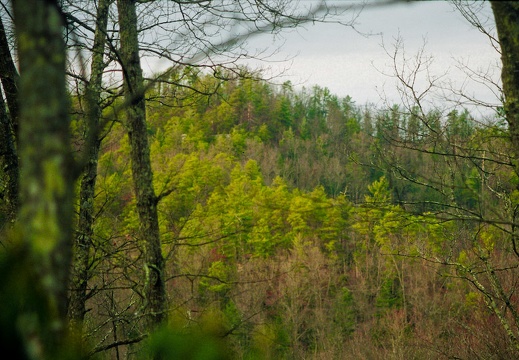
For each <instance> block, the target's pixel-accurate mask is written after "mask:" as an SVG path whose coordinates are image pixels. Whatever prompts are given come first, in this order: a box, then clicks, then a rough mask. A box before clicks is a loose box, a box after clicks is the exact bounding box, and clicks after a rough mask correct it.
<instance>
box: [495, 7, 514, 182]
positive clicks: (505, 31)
mask: <svg viewBox="0 0 519 360" xmlns="http://www.w3.org/2000/svg"><path fill="white" fill-rule="evenodd" d="M492 11H493V12H494V18H495V22H496V28H497V34H498V38H499V44H500V46H501V62H502V64H503V68H502V71H501V80H502V82H503V93H504V111H505V116H506V121H507V122H508V126H509V130H510V138H511V141H512V147H513V149H514V158H515V159H514V166H515V171H516V173H518V174H519V3H517V2H514V1H493V2H492Z"/></svg>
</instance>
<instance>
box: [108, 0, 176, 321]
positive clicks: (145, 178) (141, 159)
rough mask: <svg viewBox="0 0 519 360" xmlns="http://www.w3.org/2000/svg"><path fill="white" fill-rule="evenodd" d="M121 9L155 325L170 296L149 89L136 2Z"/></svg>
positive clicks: (129, 123) (129, 0) (124, 2)
mask: <svg viewBox="0 0 519 360" xmlns="http://www.w3.org/2000/svg"><path fill="white" fill-rule="evenodd" d="M117 9H118V11H119V28H120V37H121V49H120V50H121V66H122V69H123V74H124V94H125V101H126V104H125V114H126V127H127V131H128V138H129V140H130V159H131V166H132V177H133V183H134V190H135V195H136V199H137V211H138V213H139V221H140V233H139V237H140V238H141V240H142V241H143V247H142V250H143V253H144V268H145V274H146V276H145V278H144V296H145V303H146V310H147V311H148V312H149V314H148V316H149V318H150V320H149V322H150V325H149V326H150V327H151V328H153V327H154V326H157V325H159V324H160V323H161V322H162V321H163V319H164V318H165V317H166V308H167V301H166V300H167V299H166V292H165V284H164V258H163V256H162V248H161V242H160V232H159V223H158V215H157V202H158V198H157V196H156V195H155V190H154V188H153V172H152V169H151V160H150V148H149V144H148V131H147V125H146V103H145V98H144V91H145V89H144V81H143V77H142V68H141V65H140V58H139V39H138V33H137V13H136V8H135V1H133V0H118V1H117Z"/></svg>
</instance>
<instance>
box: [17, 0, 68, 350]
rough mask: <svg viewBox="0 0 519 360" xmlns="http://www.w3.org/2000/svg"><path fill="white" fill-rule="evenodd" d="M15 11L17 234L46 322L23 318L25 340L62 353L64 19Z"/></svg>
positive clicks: (32, 0)
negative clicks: (39, 293) (40, 295)
mask: <svg viewBox="0 0 519 360" xmlns="http://www.w3.org/2000/svg"><path fill="white" fill-rule="evenodd" d="M13 7H14V15H15V27H16V36H17V44H18V57H19V64H20V83H19V97H18V100H19V103H18V104H19V106H20V121H19V142H18V144H19V155H20V210H19V215H18V225H19V226H18V227H17V233H18V234H19V236H20V239H21V242H22V243H23V244H25V246H26V247H27V248H28V253H29V255H28V257H29V259H21V261H27V263H29V264H31V266H32V268H31V271H34V273H35V276H36V279H37V282H38V283H37V284H34V287H40V288H41V289H42V291H43V293H44V294H45V295H44V296H45V299H46V301H45V303H44V304H40V306H41V307H43V308H44V311H43V312H42V313H40V314H45V318H42V317H41V316H36V315H35V314H23V315H21V318H23V319H24V320H25V321H28V322H30V324H29V325H26V326H24V327H23V328H21V330H22V331H26V332H27V333H26V334H25V337H26V339H27V341H31V342H34V341H36V340H35V339H39V340H41V343H42V344H43V345H42V346H43V347H44V348H45V347H49V348H50V349H52V348H54V349H57V348H59V347H60V345H62V342H64V341H65V336H64V335H65V333H66V330H67V327H66V314H67V298H68V296H67V295H68V280H69V275H70V271H69V269H70V260H71V252H72V251H71V250H72V238H73V227H72V219H73V212H74V208H73V199H74V191H73V187H74V186H73V185H74V175H73V173H74V171H73V169H74V163H73V158H72V151H71V146H70V141H71V137H70V130H69V127H70V122H69V103H68V94H67V91H66V82H65V61H66V55H65V43H64V41H63V35H62V34H63V26H64V21H63V14H62V12H61V10H60V8H59V6H58V4H57V2H56V1H50V0H47V1H41V0H16V1H13ZM20 321H22V320H20ZM28 349H29V350H31V351H37V350H38V348H37V347H35V346H29V345H28ZM45 352H46V353H49V352H52V350H50V351H45ZM45 352H44V353H45ZM34 357H35V358H38V357H40V356H39V355H38V354H34Z"/></svg>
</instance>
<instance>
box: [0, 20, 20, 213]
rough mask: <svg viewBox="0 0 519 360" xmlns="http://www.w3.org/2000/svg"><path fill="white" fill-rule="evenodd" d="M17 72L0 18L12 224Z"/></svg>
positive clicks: (0, 133) (0, 119) (0, 127)
mask: <svg viewBox="0 0 519 360" xmlns="http://www.w3.org/2000/svg"><path fill="white" fill-rule="evenodd" d="M18 77H19V76H18V72H17V71H16V67H15V65H14V62H13V58H12V56H11V51H10V50H9V44H8V42H7V36H6V34H5V28H4V24H3V22H2V19H1V18H0V81H1V83H2V88H3V90H4V93H5V100H6V101H7V106H8V109H9V111H7V108H6V106H5V102H4V98H3V96H1V97H2V98H1V99H0V101H2V104H1V106H2V109H1V114H0V158H1V157H3V159H4V164H3V167H4V172H5V175H6V177H7V179H6V183H7V187H6V191H5V194H4V201H5V203H6V205H7V209H6V220H7V222H8V223H13V222H14V220H15V218H16V213H17V212H18V171H19V170H18V154H17V150H16V132H17V126H18V125H17V124H18V113H19V111H18V100H17V96H18Z"/></svg>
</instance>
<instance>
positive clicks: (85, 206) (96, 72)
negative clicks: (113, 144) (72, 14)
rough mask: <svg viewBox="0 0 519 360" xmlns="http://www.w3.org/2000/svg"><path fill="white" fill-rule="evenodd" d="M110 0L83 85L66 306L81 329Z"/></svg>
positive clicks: (103, 5)
mask: <svg viewBox="0 0 519 360" xmlns="http://www.w3.org/2000/svg"><path fill="white" fill-rule="evenodd" d="M111 3H112V0H99V4H98V7H97V19H96V20H97V24H96V31H95V35H94V44H93V49H92V64H91V75H90V82H89V83H88V85H87V88H86V94H85V98H86V104H87V110H86V114H85V122H86V127H87V131H88V132H89V135H88V138H91V137H93V138H92V139H87V141H86V144H87V147H86V149H85V151H86V152H87V154H88V155H87V163H86V166H85V170H84V172H83V177H82V178H81V185H80V192H79V221H78V228H77V233H76V243H75V247H74V260H73V266H72V281H71V293H70V299H69V307H68V317H69V320H70V323H71V326H72V327H73V328H74V329H75V330H77V331H78V332H80V331H81V327H82V323H83V320H84V317H85V313H86V307H85V303H86V301H87V296H88V294H87V284H88V279H89V274H88V262H89V259H90V249H91V245H92V236H93V228H92V227H93V223H94V194H95V186H96V177H97V163H98V159H99V148H100V146H101V141H100V139H99V136H98V131H97V130H98V128H99V126H100V122H99V119H100V117H101V107H100V100H101V86H102V80H103V71H104V69H105V63H104V59H103V58H104V49H105V46H106V28H107V22H108V10H109V8H110V4H111Z"/></svg>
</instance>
